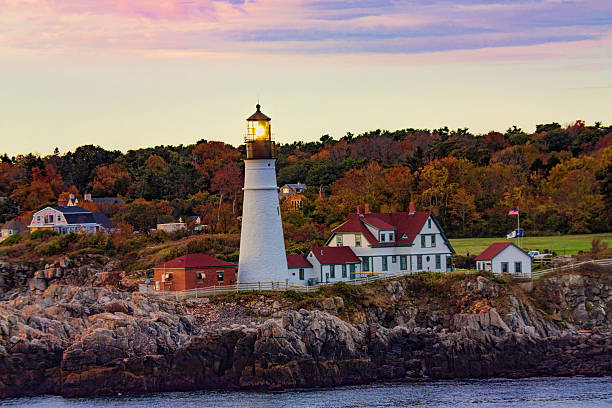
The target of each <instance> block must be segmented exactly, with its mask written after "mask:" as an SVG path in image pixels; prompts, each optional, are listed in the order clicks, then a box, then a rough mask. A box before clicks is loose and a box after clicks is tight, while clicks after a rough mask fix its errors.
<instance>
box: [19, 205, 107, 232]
mask: <svg viewBox="0 0 612 408" xmlns="http://www.w3.org/2000/svg"><path fill="white" fill-rule="evenodd" d="M28 228H29V229H30V232H34V231H38V230H51V231H57V232H59V233H60V234H69V233H71V232H105V233H110V232H112V231H113V229H114V227H113V222H112V221H111V220H109V219H108V218H107V217H106V215H104V214H102V213H93V212H91V211H87V210H86V209H84V208H81V207H79V206H58V205H56V206H51V207H46V208H43V209H42V210H40V211H37V212H36V213H34V215H33V216H32V222H31V223H30V225H28Z"/></svg>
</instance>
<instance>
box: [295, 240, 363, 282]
mask: <svg viewBox="0 0 612 408" xmlns="http://www.w3.org/2000/svg"><path fill="white" fill-rule="evenodd" d="M287 265H288V267H289V282H290V283H296V284H299V285H313V284H316V283H321V282H322V283H333V282H340V281H346V280H350V279H356V278H359V277H361V260H360V259H359V258H358V257H357V255H355V253H354V252H353V251H352V249H351V248H349V247H347V246H342V247H334V246H328V247H314V248H311V249H310V251H308V253H307V254H299V255H287Z"/></svg>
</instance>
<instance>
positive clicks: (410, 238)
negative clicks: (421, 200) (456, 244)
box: [327, 203, 455, 273]
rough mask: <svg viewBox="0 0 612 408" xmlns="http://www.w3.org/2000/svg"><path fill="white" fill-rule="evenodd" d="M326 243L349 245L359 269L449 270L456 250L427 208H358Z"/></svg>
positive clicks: (366, 270) (393, 271) (382, 271)
mask: <svg viewBox="0 0 612 408" xmlns="http://www.w3.org/2000/svg"><path fill="white" fill-rule="evenodd" d="M327 245H328V246H330V247H335V246H348V247H350V249H351V250H352V251H353V252H354V253H355V255H356V256H357V257H359V259H360V261H361V271H362V272H374V273H398V272H419V271H433V272H450V271H452V269H453V263H452V257H453V254H454V253H455V250H454V249H453V247H452V246H451V244H450V242H449V241H448V239H447V238H446V236H445V235H444V231H443V230H442V227H441V226H440V224H439V223H438V221H437V220H436V217H435V216H434V215H433V214H432V213H431V212H429V211H427V212H420V211H414V204H412V203H411V211H410V212H397V213H370V212H369V206H368V205H366V211H365V213H361V209H360V207H358V209H357V213H355V214H349V216H348V218H347V220H346V221H345V222H344V223H343V224H341V225H340V226H338V227H337V228H336V229H334V230H333V231H332V234H331V236H330V237H329V239H328V240H327Z"/></svg>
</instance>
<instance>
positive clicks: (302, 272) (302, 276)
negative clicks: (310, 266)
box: [300, 268, 304, 280]
mask: <svg viewBox="0 0 612 408" xmlns="http://www.w3.org/2000/svg"><path fill="white" fill-rule="evenodd" d="M300 280H304V268H300Z"/></svg>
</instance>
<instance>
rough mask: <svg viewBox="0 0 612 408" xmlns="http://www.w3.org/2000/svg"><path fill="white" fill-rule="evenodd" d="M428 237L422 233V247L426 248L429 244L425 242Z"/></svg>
mask: <svg viewBox="0 0 612 408" xmlns="http://www.w3.org/2000/svg"><path fill="white" fill-rule="evenodd" d="M426 237H427V236H426V235H421V248H425V247H426V246H427V245H426V242H425V239H426Z"/></svg>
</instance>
